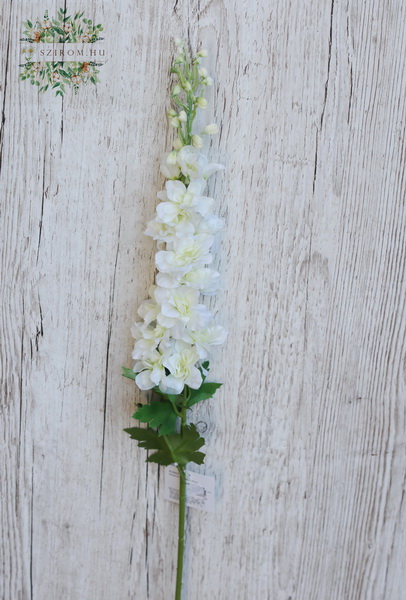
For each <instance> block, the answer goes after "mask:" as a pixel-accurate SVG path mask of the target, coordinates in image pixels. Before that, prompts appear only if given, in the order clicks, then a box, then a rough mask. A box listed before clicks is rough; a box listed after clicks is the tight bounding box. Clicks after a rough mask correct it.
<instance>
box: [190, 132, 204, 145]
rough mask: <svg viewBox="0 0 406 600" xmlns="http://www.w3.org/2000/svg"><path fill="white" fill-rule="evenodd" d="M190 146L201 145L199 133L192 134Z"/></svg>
mask: <svg viewBox="0 0 406 600" xmlns="http://www.w3.org/2000/svg"><path fill="white" fill-rule="evenodd" d="M192 146H194V147H195V148H202V147H203V140H202V138H201V137H200V135H197V134H194V135H192Z"/></svg>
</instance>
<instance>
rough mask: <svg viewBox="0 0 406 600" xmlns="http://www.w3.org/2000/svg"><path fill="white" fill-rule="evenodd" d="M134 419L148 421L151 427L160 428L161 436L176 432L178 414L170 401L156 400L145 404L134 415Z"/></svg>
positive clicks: (159, 433) (142, 421)
mask: <svg viewBox="0 0 406 600" xmlns="http://www.w3.org/2000/svg"><path fill="white" fill-rule="evenodd" d="M133 419H138V420H139V421H141V423H148V425H149V426H150V427H157V428H159V431H158V435H159V436H161V435H170V434H172V433H176V420H177V415H176V413H175V412H174V411H173V408H172V405H171V403H170V402H161V401H155V402H151V404H144V405H143V406H141V407H140V408H139V409H138V410H137V412H136V413H135V414H134V415H133Z"/></svg>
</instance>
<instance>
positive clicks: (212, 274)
mask: <svg viewBox="0 0 406 600" xmlns="http://www.w3.org/2000/svg"><path fill="white" fill-rule="evenodd" d="M156 282H157V284H158V285H159V286H160V287H163V288H175V287H179V286H180V285H187V286H189V287H191V288H194V289H195V290H199V292H200V293H201V294H205V295H208V296H209V295H212V294H215V293H216V292H217V291H218V289H219V287H220V273H219V272H218V271H215V270H214V269H209V268H207V267H203V268H201V269H193V270H192V271H189V273H186V274H185V275H179V274H173V273H158V274H157V278H156Z"/></svg>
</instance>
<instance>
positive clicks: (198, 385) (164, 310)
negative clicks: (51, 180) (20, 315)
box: [123, 39, 227, 600]
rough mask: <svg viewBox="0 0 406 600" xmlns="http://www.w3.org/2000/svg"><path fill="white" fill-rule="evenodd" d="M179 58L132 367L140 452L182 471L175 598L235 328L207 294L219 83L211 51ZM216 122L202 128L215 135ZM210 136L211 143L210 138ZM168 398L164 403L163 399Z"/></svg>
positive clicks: (182, 50)
mask: <svg viewBox="0 0 406 600" xmlns="http://www.w3.org/2000/svg"><path fill="white" fill-rule="evenodd" d="M176 45H177V55H176V58H175V60H174V61H173V63H172V67H171V73H173V74H174V76H175V77H176V78H177V81H176V82H173V84H172V85H171V86H170V87H171V89H172V93H171V102H172V106H171V107H170V108H169V110H167V115H168V119H169V123H170V124H171V125H172V126H173V127H174V128H175V130H176V138H175V140H174V142H173V144H172V147H173V150H172V151H171V152H167V153H166V154H165V155H164V156H163V158H162V162H161V172H162V173H163V175H164V176H165V177H166V179H167V180H168V181H166V184H165V188H164V189H163V190H161V191H160V192H158V194H157V197H158V199H159V201H160V202H159V204H158V205H157V207H156V213H155V217H154V218H153V219H152V220H150V221H149V223H148V224H147V228H146V231H145V234H146V235H148V236H150V237H152V238H153V239H154V240H155V241H156V242H157V252H156V255H155V264H156V267H157V273H156V277H155V280H156V284H155V285H154V286H152V287H151V288H150V290H149V296H148V298H147V299H146V300H144V302H142V304H141V305H140V307H139V309H138V315H139V317H140V318H141V321H137V322H136V323H134V325H133V326H132V328H131V332H132V334H133V337H134V338H135V343H134V348H133V352H132V358H133V360H134V361H135V362H134V363H133V370H132V371H131V370H130V369H124V370H123V374H124V375H125V376H126V377H129V378H131V379H135V383H136V385H137V386H138V388H139V389H141V390H153V394H150V395H149V399H148V402H147V404H146V405H139V408H138V410H137V412H136V413H135V414H134V418H135V419H139V420H140V421H142V422H143V423H144V424H146V425H147V428H146V429H145V428H143V427H132V428H130V429H126V430H125V431H127V432H128V433H129V434H130V436H131V438H133V439H136V440H138V442H139V445H140V446H141V447H147V448H148V449H150V450H152V453H151V454H150V455H149V458H148V460H149V461H153V462H157V463H159V464H161V465H169V464H171V463H173V464H175V465H176V467H177V469H178V472H179V480H180V484H179V535H178V565H177V580H176V593H175V600H181V592H182V569H183V554H184V538H185V535H184V532H185V497H186V465H187V464H188V463H189V462H196V463H197V464H202V463H203V459H204V454H203V453H202V452H200V451H199V450H200V448H201V447H202V446H203V445H204V439H203V438H202V437H201V436H200V434H199V433H198V431H197V428H196V426H195V425H194V424H193V423H191V424H190V425H189V424H188V423H187V414H189V409H190V408H192V406H193V405H194V404H196V403H197V402H200V401H202V400H204V399H207V398H209V397H211V396H212V395H213V394H214V392H215V390H216V389H217V388H219V387H220V385H221V384H219V383H214V382H210V383H209V382H207V381H206V377H207V376H208V372H209V360H210V356H211V352H212V350H213V348H214V347H215V346H218V345H220V344H223V343H224V341H225V339H226V335H227V334H226V331H225V330H224V328H223V327H222V326H221V325H218V324H216V323H215V322H214V320H213V315H212V314H211V312H210V310H209V308H208V307H207V306H206V305H205V304H204V303H203V301H202V295H212V294H215V293H216V291H217V290H218V289H219V288H220V274H219V273H218V272H217V271H216V270H214V269H212V268H211V267H210V266H208V265H210V264H211V263H212V261H213V254H212V253H213V247H214V246H215V236H216V234H217V233H218V232H219V231H220V230H221V229H222V227H223V221H222V219H220V218H219V217H218V216H216V214H215V213H216V212H217V211H216V206H215V200H214V198H211V197H210V196H209V195H206V194H207V192H206V187H207V185H208V178H209V177H210V176H211V175H212V174H213V173H215V172H216V171H220V170H222V169H223V168H224V167H223V166H222V165H220V164H217V163H210V162H209V160H208V158H207V156H206V154H205V152H204V151H203V150H202V146H203V139H202V137H201V135H199V133H198V132H196V131H193V121H194V118H195V115H196V111H197V110H198V109H207V105H208V103H207V100H206V99H205V98H204V93H205V89H206V87H207V86H209V85H211V84H212V79H211V77H209V75H208V73H207V70H206V69H205V68H204V67H200V66H199V65H200V62H201V59H202V57H204V56H206V54H207V52H206V51H204V50H201V51H200V52H198V53H197V55H195V56H194V57H191V56H190V55H189V52H188V50H187V47H186V45H185V44H184V43H183V42H182V41H181V40H180V39H177V40H176ZM216 131H217V126H216V125H214V124H213V123H212V124H210V125H208V126H206V127H205V128H204V129H203V130H200V134H202V133H204V134H205V136H207V135H209V134H214V133H215V132H216ZM205 139H207V137H205ZM155 394H158V395H159V396H160V401H159V402H155V400H154V395H155Z"/></svg>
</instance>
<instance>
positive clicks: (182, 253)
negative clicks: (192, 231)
mask: <svg viewBox="0 0 406 600" xmlns="http://www.w3.org/2000/svg"><path fill="white" fill-rule="evenodd" d="M212 244H213V236H211V235H207V234H204V233H201V234H198V235H188V236H185V237H184V238H181V239H176V240H175V241H174V242H173V244H172V246H173V250H160V251H159V252H157V253H156V255H155V263H156V266H157V267H158V269H159V271H161V272H162V273H182V274H185V273H187V272H188V271H190V270H191V269H192V268H194V267H195V266H199V267H200V266H202V265H208V264H210V263H211V262H212V261H213V256H212V255H211V254H210V252H209V250H210V248H211V246H212Z"/></svg>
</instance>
